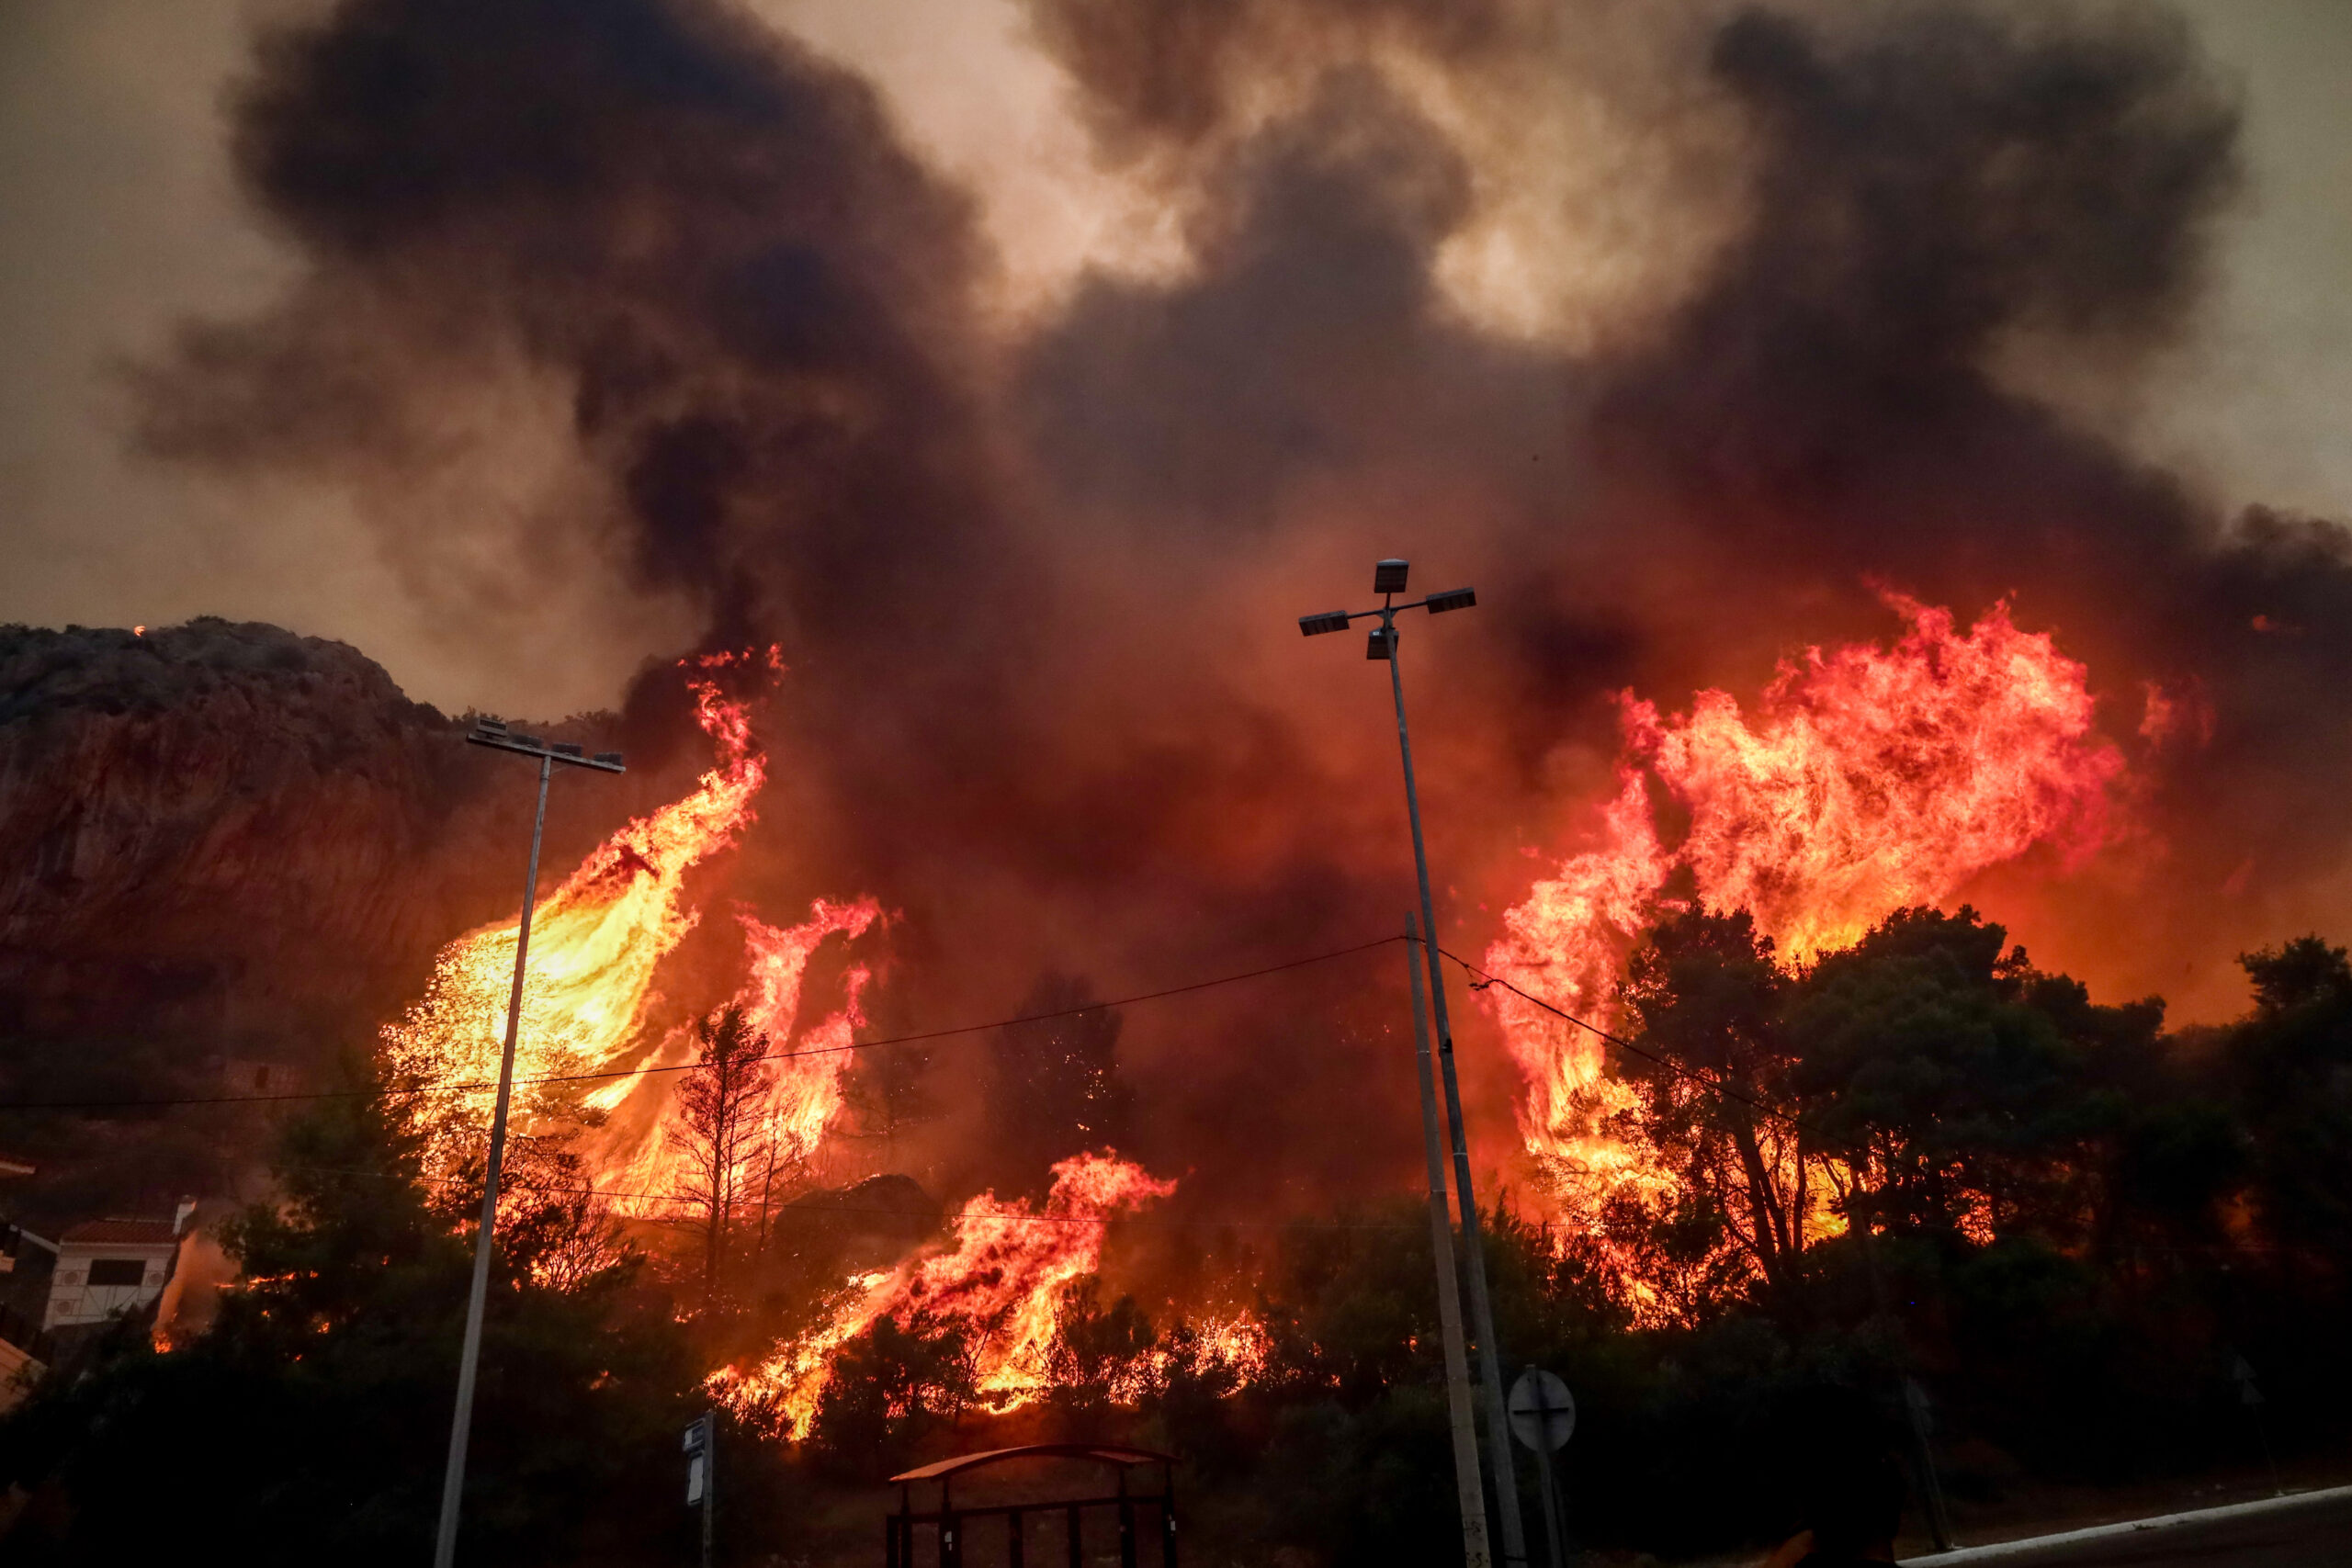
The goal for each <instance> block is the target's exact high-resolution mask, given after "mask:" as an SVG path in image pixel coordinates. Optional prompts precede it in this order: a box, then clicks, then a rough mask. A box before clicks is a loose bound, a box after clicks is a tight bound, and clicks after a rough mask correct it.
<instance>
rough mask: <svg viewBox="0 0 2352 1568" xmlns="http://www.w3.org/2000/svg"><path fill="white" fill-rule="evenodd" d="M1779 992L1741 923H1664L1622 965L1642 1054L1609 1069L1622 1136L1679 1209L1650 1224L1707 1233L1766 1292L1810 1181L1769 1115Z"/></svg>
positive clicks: (1766, 960) (1619, 1056)
mask: <svg viewBox="0 0 2352 1568" xmlns="http://www.w3.org/2000/svg"><path fill="white" fill-rule="evenodd" d="M1789 984H1790V980H1789V976H1788V975H1787V973H1786V972H1785V971H1784V970H1782V969H1781V965H1780V964H1779V962H1778V960H1777V959H1776V957H1775V956H1774V954H1773V952H1772V942H1771V939H1770V938H1769V937H1767V936H1765V935H1763V934H1762V933H1761V932H1759V931H1757V929H1756V922H1755V921H1754V920H1753V919H1751V918H1750V917H1749V916H1748V914H1747V911H1746V910H1740V911H1737V912H1736V913H1731V914H1721V913H1715V912H1713V911H1710V910H1707V909H1703V908H1702V909H1692V910H1691V911H1689V912H1687V913H1684V914H1680V915H1677V916H1674V917H1672V918H1670V919H1668V920H1666V921H1664V922H1662V923H1661V924H1660V925H1659V926H1658V927H1657V929H1656V930H1655V931H1652V932H1651V933H1650V936H1649V939H1648V940H1647V941H1646V942H1644V943H1643V944H1642V945H1641V946H1640V947H1639V948H1637V949H1636V950H1635V951H1634V953H1633V956H1632V958H1631V959H1630V960H1629V962H1628V964H1627V967H1626V979H1625V985H1624V988H1623V998H1624V1001H1625V1005H1626V1009H1627V1011H1628V1012H1629V1013H1630V1014H1631V1015H1632V1019H1633V1021H1634V1024H1635V1026H1636V1033H1635V1037H1634V1043H1636V1044H1637V1045H1639V1046H1640V1047H1641V1051H1639V1052H1634V1051H1620V1052H1617V1053H1615V1054H1614V1056H1613V1059H1612V1063H1611V1065H1612V1066H1613V1067H1614V1068H1615V1069H1616V1071H1617V1072H1618V1073H1619V1074H1620V1075H1621V1077H1623V1080H1624V1081H1625V1082H1627V1083H1629V1084H1631V1085H1633V1086H1634V1088H1635V1089H1636V1090H1637V1091H1638V1093H1639V1095H1640V1100H1639V1104H1638V1108H1637V1110H1636V1111H1635V1113H1634V1116H1633V1117H1632V1118H1631V1119H1630V1120H1631V1122H1633V1123H1634V1127H1633V1131H1634V1134H1635V1136H1637V1137H1638V1138H1639V1139H1641V1140H1642V1141H1644V1142H1646V1143H1647V1144H1648V1145H1650V1146H1651V1147H1653V1148H1654V1149H1656V1150H1657V1153H1658V1154H1659V1156H1661V1157H1662V1158H1663V1160H1664V1161H1665V1163H1666V1164H1667V1165H1668V1168H1670V1169H1672V1170H1673V1172H1674V1173H1675V1175H1676V1176H1677V1177H1678V1178H1679V1182H1678V1187H1679V1199H1680V1201H1679V1203H1678V1205H1677V1206H1676V1208H1675V1210H1674V1211H1671V1212H1668V1213H1662V1214H1661V1215H1660V1216H1659V1217H1660V1219H1661V1220H1662V1221H1663V1222H1664V1224H1666V1226H1667V1227H1668V1228H1669V1229H1673V1228H1676V1227H1678V1226H1681V1225H1684V1224H1687V1222H1688V1221H1689V1220H1691V1219H1692V1218H1699V1219H1701V1220H1702V1222H1703V1223H1704V1225H1705V1228H1708V1229H1713V1228H1715V1227H1716V1226H1720V1227H1721V1228H1722V1231H1723V1232H1724V1233H1726V1234H1728V1235H1729V1236H1730V1237H1731V1238H1732V1239H1733V1240H1734V1241H1735V1243H1736V1246H1737V1247H1738V1248H1739V1250H1740V1251H1741V1252H1743V1253H1745V1254H1746V1255H1747V1258H1748V1260H1749V1261H1750V1262H1751V1263H1752V1264H1753V1265H1754V1267H1755V1268H1756V1269H1757V1270H1758V1272H1759V1273H1760V1274H1762V1276H1763V1277H1764V1278H1765V1279H1766V1280H1769V1281H1770V1282H1771V1283H1772V1284H1774V1285H1776V1286H1783V1285H1786V1284H1787V1283H1788V1281H1789V1280H1790V1277H1791V1273H1792V1269H1793V1268H1794V1266H1795V1261H1796V1258H1797V1257H1798V1255H1799V1254H1801V1253H1802V1252H1803V1251H1804V1247H1805V1240H1806V1236H1805V1221H1806V1212H1807V1209H1808V1207H1809V1206H1810V1204H1811V1201H1812V1197H1813V1193H1812V1188H1811V1183H1812V1181H1813V1180H1814V1179H1815V1176H1814V1173H1813V1172H1812V1171H1811V1170H1810V1169H1809V1168H1808V1158H1809V1155H1808V1151H1807V1150H1806V1149H1805V1147H1804V1139H1803V1135H1802V1134H1801V1133H1800V1132H1799V1131H1798V1130H1797V1129H1796V1128H1795V1127H1794V1126H1792V1124H1791V1123H1790V1122H1788V1121H1787V1120H1785V1119H1782V1118H1781V1117H1776V1116H1775V1115H1774V1112H1775V1111H1781V1110H1785V1108H1787V1107H1788V1106H1789V1105H1790V1104H1791V1103H1792V1100H1793V1098H1794V1097H1793V1096H1792V1094H1791V1092H1790V1087H1789V1074H1790V1070H1791V1068H1792V1066H1793V1065H1794V1058H1793V1056H1792V1054H1791V1052H1790V1050H1789V1048H1788V1045H1787V1043H1786V1041H1785V1039H1784V1038H1783V1032H1782V1030H1781V1005H1782V1001H1783V998H1784V994H1785V992H1786V991H1787V989H1788V987H1789Z"/></svg>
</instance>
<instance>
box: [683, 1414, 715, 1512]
mask: <svg viewBox="0 0 2352 1568" xmlns="http://www.w3.org/2000/svg"><path fill="white" fill-rule="evenodd" d="M685 1450H686V1502H687V1503H688V1505H689V1506H691V1505H693V1504H695V1503H699V1502H701V1501H702V1495H703V1492H704V1490H705V1488H706V1487H707V1485H708V1484H709V1481H710V1417H709V1416H697V1417H696V1418H695V1423H694V1425H692V1426H691V1427H687V1428H686V1441H685Z"/></svg>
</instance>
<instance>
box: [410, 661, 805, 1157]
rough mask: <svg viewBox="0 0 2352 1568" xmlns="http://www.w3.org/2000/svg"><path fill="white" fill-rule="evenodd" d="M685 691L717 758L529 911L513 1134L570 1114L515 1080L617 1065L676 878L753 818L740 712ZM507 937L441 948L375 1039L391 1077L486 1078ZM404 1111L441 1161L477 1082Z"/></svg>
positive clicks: (474, 1112)
mask: <svg viewBox="0 0 2352 1568" xmlns="http://www.w3.org/2000/svg"><path fill="white" fill-rule="evenodd" d="M729 661H730V660H727V659H725V658H721V659H720V660H705V661H703V662H704V665H705V666H708V665H710V664H712V663H714V662H729ZM692 689H693V691H694V693H695V718H696V720H697V721H698V722H699V723H700V724H701V726H702V728H703V730H704V731H705V733H707V734H708V735H709V736H710V738H711V739H713V740H714V741H715V742H717V744H718V760H717V762H716V764H715V765H714V766H713V767H712V768H711V769H710V770H709V771H708V772H707V773H704V774H703V775H702V777H701V779H700V780H699V782H698V783H697V784H696V786H695V790H694V793H692V794H691V795H687V796H686V797H685V798H684V799H683V800H679V801H676V802H673V804H671V805H669V806H665V807H662V808H661V809H660V810H658V811H655V812H653V813H651V814H650V815H649V816H645V817H639V818H635V819H633V820H632V821H630V822H629V823H628V825H627V826H626V827H624V828H622V829H620V830H619V831H618V832H616V833H615V834H614V835H613V836H612V837H611V838H609V839H607V840H605V842H604V843H602V844H601V845H599V846H598V847H597V848H596V850H595V851H594V852H593V853H591V854H590V855H589V856H588V858H587V859H586V860H585V861H583V862H582V863H581V865H580V868H579V869H578V870H576V871H574V872H573V873H572V874H571V876H570V877H568V878H566V879H565V881H564V883H563V886H560V887H559V888H557V889H556V890H555V891H554V892H553V893H551V894H549V895H548V896H547V897H544V898H542V899H541V900H540V901H539V903H538V905H537V907H536V908H534V909H533V911H532V916H531V957H530V969H529V975H528V977H527V980H526V985H525V987H524V992H523V1016H522V1023H521V1027H520V1029H519V1031H518V1032H517V1037H516V1041H515V1078H516V1080H517V1094H516V1100H515V1114H516V1116H517V1118H518V1120H519V1122H521V1124H522V1125H523V1126H524V1127H526V1128H528V1127H530V1126H531V1125H533V1124H534V1123H536V1122H543V1121H547V1120H548V1119H551V1118H559V1117H569V1116H571V1115H573V1114H576V1112H577V1111H578V1109H579V1103H580V1097H579V1096H578V1095H576V1094H570V1095H568V1094H566V1093H564V1092H563V1090H562V1086H560V1085H547V1084H528V1083H526V1082H524V1081H523V1080H526V1079H534V1078H544V1077H555V1076H560V1075H564V1074H573V1073H590V1072H603V1071H610V1070H613V1069H615V1068H616V1067H619V1066H623V1065H625V1064H626V1062H627V1060H628V1055H630V1053H631V1051H632V1049H634V1048H636V1047H637V1042H638V1039H639V1031H640V1028H641V1025H642V1022H643V1019H644V1014H645V1011H646V1009H647V1007H648V1005H649V1003H650V1001H651V999H652V996H653V990H652V987H653V976H654V970H655V968H656V966H657V965H659V964H660V963H661V961H662V958H663V957H664V956H665V955H666V954H667V953H669V952H670V951H671V950H672V949H673V948H674V947H676V946H677V944H678V942H679V941H680V940H681V939H683V938H684V936H685V934H686V932H687V931H691V930H692V929H693V928H694V924H695V918H696V916H695V912H694V911H692V910H689V909H686V908H683V907H682V905H681V897H680V896H681V892H682V889H683V886H684V880H685V875H686V873H687V872H688V871H689V870H690V869H692V868H693V867H694V866H695V864H697V863H700V862H701V861H703V860H704V859H706V858H707V857H708V856H710V855H711V854H714V853H716V852H718V851H720V850H723V849H725V848H727V847H729V845H731V844H733V843H734V842H735V840H736V839H737V838H738V836H739V835H740V834H741V831H742V829H744V827H745V826H746V825H747V824H748V823H750V822H751V821H752V799H753V797H754V796H756V795H758V794H759V792H760V787H761V785H762V784H764V783H765V782H766V779H767V765H766V761H765V759H764V758H763V757H762V756H761V754H760V753H759V751H758V750H756V748H755V747H754V746H753V744H752V733H751V717H750V714H749V712H748V711H747V709H746V707H745V705H743V704H741V703H738V702H734V701H730V700H729V699H728V698H726V697H725V696H723V695H722V694H720V692H719V690H718V686H717V685H716V684H715V683H714V682H710V681H708V680H696V681H695V682H692ZM517 929H518V928H517V925H516V923H515V922H513V921H509V922H506V923H503V924H499V925H492V926H488V927H485V928H483V929H482V930H481V931H475V932H473V933H472V934H470V935H468V936H464V937H460V938H458V940H457V941H455V942H451V943H450V944H449V945H448V946H447V947H446V948H444V949H443V950H442V953H441V956H440V958H439V959H438V960H437V961H436V962H435V964H434V970H433V978H432V980H431V981H430V983H429V984H428V985H427V986H426V987H425V992H424V997H423V998H420V999H419V1000H418V1001H417V1002H416V1003H415V1004H414V1005H413V1007H411V1008H410V1009H409V1010H408V1012H407V1014H406V1016H405V1017H403V1018H402V1019H401V1021H400V1022H398V1023H395V1024H390V1025H388V1026H386V1028H385V1030H384V1032H383V1033H384V1047H385V1049H384V1056H385V1062H386V1065H387V1066H388V1067H389V1068H390V1070H391V1073H392V1075H393V1076H394V1077H414V1078H416V1079H418V1080H420V1081H423V1082H425V1083H431V1084H448V1085H476V1086H479V1085H481V1084H484V1083H489V1082H494V1081H495V1079H496V1078H497V1076H498V1058H499V1052H500V1047H501V1045H502V1043H503V1040H504V1036H505V1026H506V1002H507V996H508V991H509V987H510V986H511V985H512V983H513V976H514V969H515V941H516V932H517ZM623 1081H624V1082H625V1083H626V1082H632V1081H634V1080H623ZM623 1092H625V1090H624V1091H623ZM606 1093H607V1094H608V1095H610V1098H605V1097H604V1096H599V1097H595V1098H598V1099H602V1100H603V1104H604V1105H605V1106H609V1105H611V1104H614V1103H617V1100H618V1099H619V1098H620V1096H619V1095H617V1094H611V1093H610V1091H609V1090H608V1091H606ZM414 1103H415V1106H416V1111H415V1114H416V1116H417V1119H418V1122H419V1124H420V1125H421V1126H422V1127H424V1129H425V1130H426V1133H427V1135H428V1140H429V1145H430V1149H431V1153H432V1155H433V1156H434V1157H435V1163H437V1164H440V1165H444V1166H446V1165H447V1164H448V1163H449V1162H450V1161H451V1159H452V1158H453V1156H455V1155H456V1154H457V1152H458V1149H459V1148H460V1147H461V1146H464V1145H469V1144H470V1143H471V1142H472V1141H473V1140H475V1139H476V1138H478V1137H479V1136H480V1133H481V1128H482V1126H483V1125H484V1124H486V1123H487V1122H488V1120H489V1114H490V1103H491V1102H490V1097H489V1096H488V1095H486V1094H484V1093H482V1092H481V1090H480V1089H479V1088H475V1089H465V1088H450V1089H439V1090H435V1091H433V1092H429V1093H426V1094H423V1095H420V1096H419V1097H418V1098H417V1100H416V1101H415V1102H414Z"/></svg>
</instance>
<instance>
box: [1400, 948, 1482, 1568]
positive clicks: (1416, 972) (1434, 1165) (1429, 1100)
mask: <svg viewBox="0 0 2352 1568" xmlns="http://www.w3.org/2000/svg"><path fill="white" fill-rule="evenodd" d="M1420 945H1421V943H1420V934H1419V921H1418V920H1417V919H1415V917H1414V916H1413V915H1412V914H1411V913H1410V912H1409V911H1408V913H1407V914H1406V916H1405V977H1406V979H1407V980H1408V982H1410V984H1411V987H1412V992H1413V1058H1414V1064H1415V1066H1417V1067H1418V1068H1419V1075H1420V1080H1421V1149H1422V1152H1423V1153H1424V1154H1425V1155H1426V1156H1428V1160H1429V1169H1430V1254H1431V1256H1432V1257H1433V1258H1435V1259H1436V1263H1437V1321H1438V1330H1439V1337H1440V1341H1441V1343H1442V1344H1443V1346H1444V1348H1445V1410H1446V1416H1447V1417H1448V1419H1449V1421H1450V1423H1451V1425H1452V1427H1453V1491H1454V1499H1455V1501H1456V1503H1457V1504H1458V1505H1459V1506H1460V1507H1461V1509H1462V1561H1463V1562H1464V1564H1465V1565H1466V1568H1487V1563H1488V1562H1489V1559H1488V1556H1487V1488H1486V1483H1485V1482H1484V1481H1483V1480H1481V1479H1480V1477H1479V1474H1478V1417H1477V1415H1476V1407H1475V1406H1474V1405H1473V1404H1472V1403H1471V1399H1470V1358H1469V1354H1468V1352H1467V1351H1466V1350H1465V1349H1464V1346H1463V1342H1462V1287H1461V1284H1460V1282H1459V1281H1458V1280H1456V1279H1455V1278H1454V1273H1453V1218H1452V1216H1450V1215H1448V1214H1447V1213H1446V1212H1445V1143H1444V1137H1443V1134H1441V1133H1440V1132H1439V1131H1438V1124H1437V1086H1436V1075H1435V1074H1434V1073H1433V1072H1432V1071H1431V1069H1430V1025H1429V1015H1428V1013H1427V1011H1426V1008H1427V1005H1428V1004H1427V1002H1426V1001H1425V999H1424V998H1423V997H1422V995H1421V954H1420V952H1419V948H1420Z"/></svg>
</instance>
